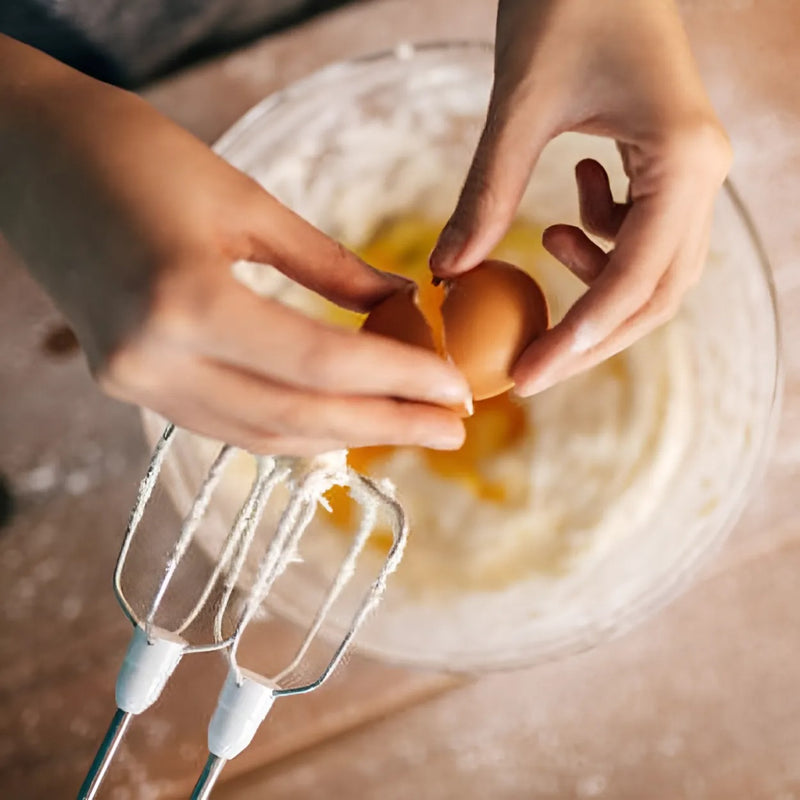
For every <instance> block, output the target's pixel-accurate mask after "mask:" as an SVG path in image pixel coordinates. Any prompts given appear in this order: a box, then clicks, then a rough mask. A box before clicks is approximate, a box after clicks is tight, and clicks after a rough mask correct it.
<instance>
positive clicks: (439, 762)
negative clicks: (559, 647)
mask: <svg viewBox="0 0 800 800" xmlns="http://www.w3.org/2000/svg"><path fill="white" fill-rule="evenodd" d="M683 5H684V9H685V11H686V17H687V23H688V25H689V31H690V35H691V37H692V39H693V42H694V44H695V47H696V51H697V55H698V59H699V60H700V63H701V66H702V69H703V71H704V74H705V76H706V78H707V81H708V84H709V88H710V90H711V93H712V96H713V98H714V100H715V102H716V104H717V106H718V108H719V111H720V114H721V115H722V117H723V120H724V122H725V124H726V125H727V127H728V129H729V131H730V133H731V135H732V138H733V141H734V146H735V150H736V154H737V159H736V164H735V167H734V171H733V177H734V179H735V180H736V182H737V185H738V186H739V188H740V191H741V193H742V195H743V196H744V198H745V200H746V201H747V204H748V206H749V207H750V209H751V211H752V213H753V216H754V218H755V221H756V223H757V225H758V227H759V229H760V231H761V233H762V235H763V238H764V240H765V243H766V246H767V249H768V251H769V254H770V257H771V259H772V262H773V266H774V268H775V278H776V283H777V286H778V291H779V295H780V304H781V309H782V312H783V326H784V334H785V341H786V348H785V349H786V361H785V366H786V389H787V391H786V398H787V399H786V402H785V411H784V416H783V422H782V426H781V430H780V433H779V438H778V443H777V447H776V450H775V453H774V455H773V457H772V459H771V462H770V465H769V469H768V472H767V475H766V478H765V480H764V482H763V484H762V486H761V488H760V490H759V492H758V494H757V496H756V497H755V498H754V499H753V501H752V502H751V503H750V505H749V507H748V509H747V511H746V513H745V515H744V517H743V518H742V520H741V522H740V523H739V525H738V526H737V528H736V530H735V532H734V534H733V536H732V538H731V540H730V541H729V543H728V544H727V546H726V547H725V549H724V551H723V552H722V553H721V554H720V556H719V557H717V558H716V560H715V561H714V562H713V563H711V564H710V565H709V566H708V567H707V569H706V570H705V572H704V574H703V576H702V578H701V580H700V581H699V582H698V583H697V584H696V585H695V586H694V587H693V588H692V589H691V590H690V591H689V592H688V593H687V594H685V595H684V596H683V597H682V598H681V599H680V600H678V601H677V602H675V603H674V604H673V605H672V606H671V607H670V608H669V609H667V610H666V611H664V612H662V613H661V614H659V615H658V616H657V617H656V618H655V619H653V620H651V621H649V622H648V623H647V624H646V625H644V626H642V627H640V628H639V629H638V630H636V631H635V632H633V633H632V634H629V635H628V636H626V637H625V638H623V639H621V640H619V641H616V642H613V643H610V644H607V645H605V646H603V647H600V648H598V649H596V650H594V651H592V652H590V653H586V654H583V655H581V656H577V657H573V658H570V659H568V660H565V661H562V662H558V663H554V664H551V665H545V666H542V667H538V668H536V669H533V670H526V671H521V672H518V673H512V674H505V675H497V676H491V677H488V678H484V679H482V680H480V681H478V682H475V683H472V684H470V685H467V686H464V687H462V688H459V689H456V690H453V691H450V692H448V693H446V694H442V695H440V696H438V697H437V698H436V699H432V700H429V701H428V702H426V703H416V704H415V703H414V701H417V700H421V699H422V698H425V697H430V696H431V695H432V694H434V693H437V692H438V691H439V690H440V689H441V688H443V686H444V685H445V684H446V680H445V679H443V678H440V677H437V676H431V675H424V674H414V673H408V672H402V671H399V670H393V669H390V668H388V667H383V666H380V665H377V664H373V663H370V662H367V661H365V660H360V659H355V660H354V661H353V662H351V664H350V665H349V666H348V667H347V669H346V670H345V671H344V672H343V673H342V674H341V675H340V676H339V677H338V678H337V680H336V684H335V685H334V686H333V687H332V688H331V689H330V690H327V691H325V692H321V693H319V694H317V695H316V696H312V697H309V698H306V699H304V700H302V701H298V702H296V703H287V704H285V705H284V706H283V707H279V708H277V709H276V714H275V717H274V719H272V720H271V723H270V725H269V726H265V730H264V731H263V732H262V734H261V735H260V737H259V741H258V743H257V745H256V747H255V748H254V749H253V750H251V751H250V752H249V753H248V755H247V756H243V757H242V758H241V759H237V760H236V761H234V762H233V763H232V764H231V769H230V771H229V772H228V778H229V780H227V781H226V783H225V784H223V785H222V786H221V787H220V789H219V791H218V792H217V794H216V795H215V796H216V797H217V798H219V800H256V798H264V797H269V798H271V800H282V798H287V799H288V798H290V797H291V798H292V799H293V800H298V799H299V798H302V800H306V799H308V800H315V799H316V798H329V797H353V798H380V800H393V798H408V797H420V798H425V800H439V798H442V799H443V800H444V798H455V797H459V798H466V799H467V800H468V799H469V798H476V799H477V798H485V797H492V798H560V799H561V798H585V797H607V798H613V800H627V798H631V800H633V799H634V798H636V800H641V799H642V798H646V799H647V800H675V799H676V798H689V799H690V800H712V799H713V800H716V799H717V798H719V799H720V800H722V799H723V798H725V800H738V799H739V798H741V799H742V800H745V799H746V800H791V798H796V797H797V798H800V691H798V688H797V687H798V681H797V678H796V675H797V673H798V666H797V665H798V663H800V578H798V575H800V531H799V530H798V528H800V513H798V510H797V509H798V504H797V499H796V497H797V489H796V484H797V481H796V478H797V473H798V465H800V405H799V404H798V398H799V397H800V385H798V382H799V381H800V349H798V347H797V345H796V342H797V341H798V335H800V317H798V314H797V313H796V312H795V307H796V306H797V305H798V303H799V302H800V265H798V263H797V257H798V254H800V220H799V219H798V217H797V212H796V210H795V209H796V192H797V186H798V184H799V182H800V139H798V138H797V135H796V131H797V130H798V122H799V121H800V120H798V117H800V85H799V84H798V82H797V80H796V77H795V76H796V75H797V74H798V73H799V72H800V50H798V49H797V47H796V44H795V37H796V32H797V30H798V29H799V26H800V6H798V5H796V4H793V3H788V2H783V1H782V0H761V2H759V3H757V4H756V3H755V2H747V0H735V2H732V1H731V0H702V1H701V0H691V1H690V0H687V2H684V4H683ZM491 32H492V4H491V3H488V2H485V0H437V1H436V2H434V0H385V1H384V2H375V3H359V4H357V5H355V6H353V7H351V8H346V9H343V10H341V11H339V12H336V13H335V14H332V15H329V16H327V17H325V18H322V19H320V20H317V21H315V22H313V23H311V24H309V25H306V26H304V27H302V28H300V29H298V30H295V31H292V32H290V33H287V34H283V35H281V36H279V37H277V38H274V39H271V40H267V41H263V42H260V43H258V44H257V45H255V46H253V47H250V48H247V49H245V50H242V51H240V52H237V53H234V54H232V55H230V56H227V57H225V58H223V59H220V60H217V61H215V62H210V63H208V64H206V65H203V66H201V67H196V68H193V69H192V70H190V71H187V72H186V73H184V74H182V75H178V76H176V77H174V78H171V79H170V80H168V81H165V82H163V83H161V84H160V85H158V86H154V87H152V88H151V89H150V90H149V91H148V92H146V96H147V97H148V99H150V100H151V101H152V102H154V103H155V104H156V105H157V106H158V107H159V108H161V109H162V110H163V111H164V112H165V113H167V114H169V115H170V116H172V117H173V118H175V119H177V120H178V121H179V122H181V123H182V124H184V125H186V126H187V127H188V128H190V129H191V130H193V131H195V132H196V133H197V134H198V135H199V136H201V137H202V138H204V139H205V140H207V141H212V140H213V139H214V138H215V137H216V136H217V135H218V134H219V133H221V132H222V131H223V130H224V129H225V128H226V127H228V125H229V124H230V123H231V122H233V121H234V120H235V119H236V118H237V117H238V116H239V115H240V114H241V113H242V112H243V111H244V110H246V109H247V108H248V107H249V106H250V105H251V104H253V103H254V102H256V101H258V100H259V99H261V98H262V97H263V96H264V94H266V93H267V92H269V91H271V90H273V89H274V88H276V87H278V86H280V85H283V84H285V83H287V82H288V81H290V80H293V79H294V78H296V77H299V76H301V75H303V74H306V73H307V72H309V71H311V70H312V69H314V68H316V67H318V66H320V65H322V64H324V63H327V62H329V61H331V60H334V59H337V58H342V57H347V56H350V55H354V54H357V53H363V52H367V51H372V50H376V49H381V48H384V47H388V46H392V45H394V44H395V43H396V42H397V41H398V40H399V39H403V38H411V39H416V40H419V39H425V40H430V39H441V38H489V37H490V36H491ZM0 286H1V287H2V291H0V342H2V345H0V392H1V394H0V441H2V442H3V446H2V447H0V472H2V473H4V474H5V475H6V476H8V477H9V478H10V480H11V482H12V484H13V487H14V489H15V494H16V496H17V505H18V508H17V515H16V517H15V518H14V520H13V522H12V524H11V526H10V527H6V528H3V529H0V615H1V616H0V620H1V621H2V622H3V627H2V629H0V710H1V711H2V713H0V787H2V792H0V794H1V795H2V796H3V797H9V798H15V799H16V798H20V800H38V798H61V797H70V796H72V795H73V794H74V790H75V787H76V786H77V782H78V780H79V775H80V773H81V771H82V770H83V768H84V767H85V765H86V763H88V759H89V757H90V753H91V751H92V749H93V748H94V746H95V745H96V742H97V740H98V738H99V735H100V731H101V728H102V726H103V725H104V724H105V722H106V719H107V717H108V716H109V715H110V711H111V707H110V706H111V703H112V686H113V680H114V673H115V671H116V668H117V665H118V663H119V659H120V656H121V652H122V650H123V648H124V646H125V641H126V639H127V635H128V628H127V626H126V624H125V623H124V621H123V619H122V617H121V615H120V613H119V612H118V610H117V609H116V607H115V605H114V602H113V599H112V596H111V591H110V579H109V576H110V572H111V567H112V564H113V560H114V558H115V555H116V549H117V546H118V542H119V537H120V535H121V531H122V528H123V525H124V521H125V517H126V514H127V510H128V508H129V505H130V502H131V500H132V497H133V491H134V485H135V482H136V480H137V478H138V475H139V474H140V471H141V468H142V465H143V459H144V457H145V452H144V447H143V444H142V441H141V437H140V435H139V431H138V423H137V418H136V414H135V413H134V412H133V410H132V409H129V408H125V407H123V406H120V405H117V404H115V403H112V402H110V401H108V400H105V399H104V398H102V397H100V395H99V394H97V393H96V391H95V390H94V389H93V387H92V385H91V383H90V382H89V380H88V378H87V376H86V374H85V370H84V368H83V366H82V364H81V361H80V359H79V358H78V357H76V356H75V355H63V356H61V357H54V356H48V355H46V354H45V353H44V352H43V350H42V342H43V340H44V339H45V337H46V335H47V333H48V331H49V330H50V329H51V327H52V326H53V325H55V324H57V316H56V315H55V313H54V312H53V311H52V309H51V307H50V305H49V304H48V302H47V301H46V300H45V299H44V298H43V297H42V295H41V294H40V293H39V292H38V290H37V289H36V288H35V286H33V284H32V283H31V282H30V280H29V279H28V278H27V277H26V276H25V275H24V273H22V272H21V270H20V269H19V268H18V267H16V266H15V265H14V264H13V263H12V260H11V259H10V258H9V257H8V255H5V256H3V255H2V254H0ZM219 677H220V668H219V664H218V661H217V660H216V659H214V658H211V657H209V658H207V659H205V660H200V659H198V661H197V662H195V664H194V665H193V666H192V665H190V664H189V662H187V663H186V665H184V667H182V668H181V672H180V674H179V678H180V680H179V681H176V683H175V685H174V686H173V688H171V689H170V690H168V692H167V693H166V696H165V698H164V702H163V703H160V704H159V706H158V707H157V708H156V709H155V710H154V711H153V713H152V714H150V715H148V716H147V717H146V718H145V719H143V720H142V721H141V723H140V724H139V725H138V726H136V727H134V728H133V729H132V733H131V736H130V740H129V743H128V744H127V745H126V746H125V749H124V751H123V754H122V758H121V759H120V762H119V764H117V765H116V766H115V770H114V772H113V773H112V775H111V780H110V782H109V787H110V789H111V791H109V792H108V794H107V796H108V797H111V798H119V800H126V799H127V800H151V799H155V798H162V797H163V798H168V797H172V796H180V795H184V796H185V789H186V785H187V782H188V781H189V780H190V779H191V776H193V775H194V773H195V772H196V770H197V768H198V766H199V763H200V760H201V758H202V748H203V744H204V741H203V740H204V728H205V719H206V718H207V713H208V710H209V708H210V706H211V704H212V703H213V699H214V697H213V695H214V692H215V689H211V690H208V689H207V687H208V685H209V684H211V685H212V686H213V687H216V685H218V679H219ZM401 706H406V707H407V708H406V710H403V711H400V712H399V713H395V714H393V715H391V716H389V712H390V711H391V710H393V709H397V708H398V707H401ZM409 706H410V707H409ZM368 723H369V724H368ZM345 731H349V733H346V734H345V733H344V732H345ZM335 734H338V735H335ZM322 740H325V741H324V743H321V742H322ZM268 761H271V762H272V763H271V765H270V766H267V767H262V768H260V769H255V765H256V764H265V763H266V762H268ZM237 771H238V772H239V773H241V774H240V776H239V777H235V773H236V772H237Z"/></svg>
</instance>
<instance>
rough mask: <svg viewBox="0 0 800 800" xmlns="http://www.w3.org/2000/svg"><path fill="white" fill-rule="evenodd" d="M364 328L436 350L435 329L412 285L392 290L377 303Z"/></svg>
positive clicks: (399, 340)
mask: <svg viewBox="0 0 800 800" xmlns="http://www.w3.org/2000/svg"><path fill="white" fill-rule="evenodd" d="M361 330H364V331H369V332H370V333H378V334H381V335H382V336H389V337H390V338H392V339H396V340H397V341H398V342H404V343H405V344H411V345H414V346H415V347H423V348H425V349H426V350H433V351H434V352H436V351H437V347H436V343H435V342H434V339H433V331H432V330H431V326H430V325H429V324H428V322H427V321H426V319H425V317H424V315H423V313H422V311H420V308H419V305H418V304H417V292H416V289H415V288H414V287H413V286H412V287H410V288H409V289H407V290H403V289H401V290H400V291H398V292H395V293H394V294H390V295H389V296H388V297H387V298H386V299H385V300H382V301H381V302H380V303H378V305H376V306H375V307H374V308H373V309H372V311H370V312H369V316H368V317H367V318H366V320H364V324H363V325H362V326H361Z"/></svg>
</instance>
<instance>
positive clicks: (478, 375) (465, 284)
mask: <svg viewBox="0 0 800 800" xmlns="http://www.w3.org/2000/svg"><path fill="white" fill-rule="evenodd" d="M442 318H443V322H444V342H443V346H444V350H445V352H446V353H447V355H448V357H449V358H450V359H451V360H452V361H453V363H454V364H455V365H456V366H457V367H458V368H459V369H460V370H461V371H462V372H463V373H464V375H465V377H466V379H467V381H468V382H469V385H470V388H471V389H472V396H473V399H474V400H485V399H486V398H489V397H494V396H495V395H498V394H502V393H503V392H505V391H507V390H508V389H510V388H511V387H512V386H513V385H514V381H513V380H512V378H511V370H512V368H513V366H514V364H515V363H516V361H517V359H518V358H519V357H520V355H522V352H523V350H525V348H526V347H527V346H528V345H529V344H530V343H531V342H532V341H533V340H534V339H536V338H538V337H539V336H541V335H542V334H543V333H544V332H545V331H546V330H547V328H548V325H549V313H548V309H547V301H546V300H545V297H544V294H543V293H542V290H541V289H540V288H539V284H538V283H536V281H535V280H534V279H533V278H531V276H530V275H528V274H527V273H526V272H523V271H522V270H521V269H518V268H517V267H515V266H514V265H513V264H508V263H506V262H504V261H484V262H483V263H482V264H479V265H478V266H477V267H475V268H473V269H471V270H470V271H469V272H466V273H464V274H463V275H460V276H459V277H457V278H454V279H452V280H450V281H449V282H448V287H447V295H446V297H445V299H444V302H443V303H442Z"/></svg>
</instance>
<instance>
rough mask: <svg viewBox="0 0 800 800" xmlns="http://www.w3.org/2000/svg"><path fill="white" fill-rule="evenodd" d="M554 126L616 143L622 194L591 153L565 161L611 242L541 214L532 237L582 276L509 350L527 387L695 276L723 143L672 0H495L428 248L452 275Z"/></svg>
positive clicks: (491, 228)
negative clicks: (454, 183)
mask: <svg viewBox="0 0 800 800" xmlns="http://www.w3.org/2000/svg"><path fill="white" fill-rule="evenodd" d="M564 131H581V132H585V133H591V134H597V135H602V136H607V137H611V138H613V139H615V140H616V142H617V145H618V148H619V150H620V153H621V155H622V160H623V165H624V168H625V171H626V174H627V175H628V178H629V191H628V198H627V202H624V203H617V202H615V201H614V199H613V198H612V196H611V191H610V188H609V183H608V177H607V175H606V173H605V170H604V169H603V167H602V166H600V164H598V163H597V162H595V161H588V160H587V161H582V162H581V163H579V164H578V165H577V167H576V178H577V183H578V192H579V196H580V207H581V217H582V222H583V226H584V228H585V229H586V230H587V231H589V232H590V233H593V234H596V235H599V236H600V237H602V238H604V239H606V240H608V241H609V242H612V243H613V249H611V250H610V252H608V253H607V252H605V251H604V250H602V249H601V248H600V247H598V246H597V245H596V244H595V243H594V242H592V241H591V240H590V239H589V238H588V237H587V235H586V234H585V233H584V232H583V231H582V230H581V229H580V228H576V227H572V226H568V225H554V226H552V227H550V228H548V229H547V230H546V231H545V232H544V237H543V243H544V245H545V247H546V248H547V249H548V250H549V251H550V252H551V253H552V254H553V255H554V256H555V257H556V258H558V259H559V261H561V262H562V263H563V264H564V265H565V266H566V267H567V268H569V269H570V270H571V271H572V272H574V273H575V274H576V275H577V276H578V277H579V278H581V279H582V280H583V281H584V282H585V283H586V284H587V285H588V287H589V289H588V291H586V292H585V293H584V294H583V295H582V296H581V297H580V298H579V299H578V301H577V302H576V303H575V304H574V305H573V306H572V308H571V309H570V310H569V311H568V313H567V314H566V315H565V317H564V319H563V320H562V321H561V322H559V323H558V324H557V325H556V326H555V327H554V328H552V329H551V330H550V331H549V332H548V333H546V334H545V335H544V336H542V337H541V338H540V339H538V340H537V341H535V342H534V343H533V344H531V345H530V346H529V347H528V349H527V350H526V351H525V352H524V353H523V355H522V356H521V358H520V359H519V361H518V363H517V365H516V368H515V371H514V376H513V377H514V379H515V382H516V391H517V393H518V394H520V395H523V396H527V395H530V394H534V393H535V392H538V391H542V390H543V389H546V388H548V387H549V386H551V385H553V384H554V383H557V382H559V381H562V380H564V379H565V378H568V377H570V376H571V375H573V374H575V373H577V372H580V371H583V370H585V369H588V368H589V367H591V366H593V365H595V364H597V363H599V362H600V361H603V360H604V359H606V358H608V357H610V356H611V355H613V354H615V353H617V352H619V351H620V350H623V349H624V348H626V347H628V346H629V345H630V344H632V343H633V342H635V341H636V340H637V339H639V338H640V337H642V336H643V335H645V334H646V333H648V332H649V331H651V330H652V329H653V328H655V327H656V326H658V325H660V324H662V323H663V322H666V321H667V320H668V319H670V318H671V317H672V316H673V315H674V313H675V312H676V311H677V309H678V306H679V304H680V301H681V299H682V297H683V295H684V293H685V291H686V290H687V289H688V288H689V287H690V286H691V285H692V284H693V283H694V282H695V281H696V280H697V279H698V278H699V276H700V273H701V271H702V267H703V264H704V261H705V257H706V253H707V250H708V242H709V236H710V229H711V221H712V215H713V205H714V199H715V197H716V194H717V192H718V190H719V188H720V186H721V185H722V183H723V181H724V178H725V175H726V173H727V170H728V167H729V165H730V160H731V151H730V145H729V143H728V140H727V137H726V136H725V133H724V131H723V129H722V127H721V125H720V123H719V121H718V120H717V117H716V115H715V114H714V111H713V109H712V107H711V104H710V101H709V99H708V97H707V95H706V92H705V90H704V88H703V85H702V82H701V80H700V76H699V74H698V72H697V69H696V66H695V63H694V60H693V58H692V54H691V51H690V48H689V43H688V41H687V39H686V35H685V32H684V30H683V27H682V25H681V20H680V17H679V14H678V11H677V9H676V8H675V5H674V3H673V2H672V0H648V2H646V3H642V2H641V0H603V2H597V1H596V0H537V2H535V3H534V2H525V1H524V0H523V1H522V2H520V1H519V0H500V2H499V8H498V18H497V44H496V50H495V81H494V87H493V90H492V96H491V100H490V103H489V111H488V117H487V121H486V125H485V128H484V131H483V134H482V136H481V139H480V142H479V144H478V148H477V151H476V153H475V157H474V160H473V162H472V165H471V167H470V170H469V173H468V175H467V179H466V182H465V185H464V188H463V190H462V192H461V196H460V198H459V201H458V205H457V207H456V210H455V212H454V214H453V216H452V217H451V219H450V220H449V222H448V223H447V225H446V227H445V229H444V230H443V232H442V234H441V236H440V238H439V242H438V243H437V246H436V248H435V249H434V252H433V253H432V255H431V269H432V271H433V273H434V275H436V276H438V277H443V278H446V277H449V276H453V275H457V274H459V273H462V272H466V271H467V270H469V269H471V268H472V267H474V266H475V265H477V264H478V263H479V262H480V261H482V260H483V259H485V258H487V257H488V256H489V254H490V252H491V251H492V249H493V248H494V247H495V246H496V245H497V244H498V242H499V241H500V240H501V239H502V237H503V236H504V234H505V232H506V230H507V228H508V226H509V225H510V223H511V221H512V220H513V218H514V215H515V214H516V211H517V206H518V204H519V202H520V199H521V197H522V194H523V192H524V190H525V187H526V185H527V183H528V180H529V178H530V175H531V172H532V170H533V168H534V166H535V164H536V161H537V159H538V157H539V153H540V152H541V150H542V148H543V147H544V146H545V145H546V144H547V142H548V141H549V140H550V139H552V138H553V137H555V136H557V135H558V134H559V133H562V132H564Z"/></svg>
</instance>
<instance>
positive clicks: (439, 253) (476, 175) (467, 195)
mask: <svg viewBox="0 0 800 800" xmlns="http://www.w3.org/2000/svg"><path fill="white" fill-rule="evenodd" d="M510 94H512V95H513V94H514V93H513V92H512V93H510ZM496 95H497V83H495V88H494V90H493V95H492V101H491V102H490V104H489V111H488V114H487V117H486V124H485V125H484V128H483V132H482V133H481V137H480V140H479V142H478V146H477V148H476V150H475V155H474V157H473V159H472V164H471V165H470V168H469V171H468V173H467V178H466V180H465V182H464V187H463V188H462V190H461V194H460V196H459V198H458V203H457V205H456V209H455V211H454V212H453V215H452V216H451V217H450V219H449V220H448V222H447V224H446V225H445V227H444V229H443V230H442V232H441V234H440V235H439V240H438V242H437V243H436V246H435V247H434V249H433V252H432V253H431V256H430V268H431V271H432V272H433V274H434V275H436V276H437V277H441V278H446V277H449V276H451V275H458V274H459V273H462V272H466V271H467V270H468V269H470V268H472V267H474V266H475V265H476V264H478V263H480V262H481V261H483V260H484V259H485V258H487V256H488V255H489V254H490V253H491V251H492V250H493V249H494V247H495V246H496V245H497V244H498V243H499V242H500V240H501V239H502V238H503V236H504V235H505V233H506V231H507V230H508V227H509V225H510V224H511V222H512V221H513V219H514V216H515V215H516V212H517V207H518V206H519V202H520V200H521V199H522V195H523V193H524V192H525V188H526V187H527V185H528V180H529V179H530V175H531V172H532V170H533V167H534V165H535V164H536V161H537V159H538V158H539V154H540V153H541V151H542V148H543V147H544V146H545V144H546V143H547V141H548V139H549V138H550V135H549V131H548V129H547V128H546V126H545V125H544V124H543V115H537V114H533V113H530V112H529V111H526V109H530V108H535V104H534V103H533V102H531V98H526V99H525V101H523V103H521V104H520V105H518V106H517V107H516V108H514V109H513V110H509V109H508V105H509V104H510V103H509V101H510V102H514V99H513V98H508V100H505V98H504V99H503V100H499V99H498V98H497V96H496ZM537 117H538V120H539V122H538V124H537V119H536V118H537Z"/></svg>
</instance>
